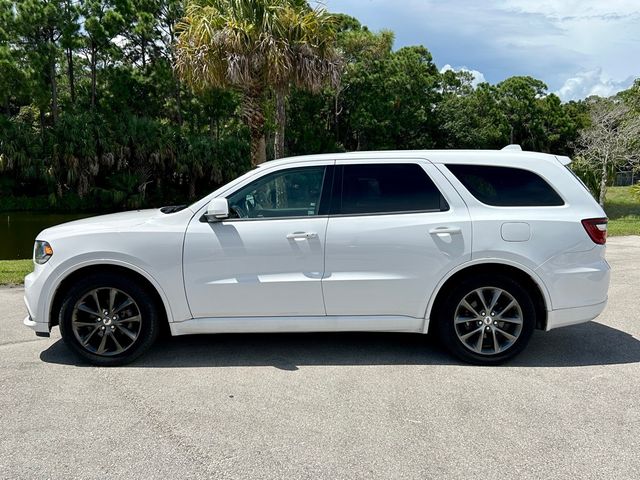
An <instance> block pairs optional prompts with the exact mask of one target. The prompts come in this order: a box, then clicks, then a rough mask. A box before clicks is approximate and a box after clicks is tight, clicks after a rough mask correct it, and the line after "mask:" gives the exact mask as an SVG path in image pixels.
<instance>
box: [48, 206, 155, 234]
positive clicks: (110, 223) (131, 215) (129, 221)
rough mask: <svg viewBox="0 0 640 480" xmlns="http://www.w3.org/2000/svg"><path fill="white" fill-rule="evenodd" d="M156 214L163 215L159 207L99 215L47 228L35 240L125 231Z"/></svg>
mask: <svg viewBox="0 0 640 480" xmlns="http://www.w3.org/2000/svg"><path fill="white" fill-rule="evenodd" d="M158 216H164V214H163V213H162V212H161V211H160V209H159V208H153V209H147V210H135V211H131V212H122V213H112V214H109V215H99V216H97V217H89V218H83V219H81V220H74V221H73V222H67V223H62V224H60V225H56V226H55V227H50V228H47V229H45V230H43V231H42V232H40V233H39V234H38V236H37V237H36V238H37V240H47V241H50V240H52V239H55V238H59V237H64V236H67V235H70V234H78V233H88V232H100V231H109V232H118V231H127V230H131V229H132V228H135V227H136V226H138V225H142V224H143V223H146V222H148V221H149V220H151V219H152V218H155V217H158Z"/></svg>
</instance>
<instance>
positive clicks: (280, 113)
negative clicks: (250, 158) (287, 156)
mask: <svg viewBox="0 0 640 480" xmlns="http://www.w3.org/2000/svg"><path fill="white" fill-rule="evenodd" d="M286 100H287V99H286V95H285V93H284V91H281V90H278V91H276V133H275V138H274V141H273V152H274V157H275V158H282V157H284V130H285V126H286V123H287V110H286V108H287V106H286Z"/></svg>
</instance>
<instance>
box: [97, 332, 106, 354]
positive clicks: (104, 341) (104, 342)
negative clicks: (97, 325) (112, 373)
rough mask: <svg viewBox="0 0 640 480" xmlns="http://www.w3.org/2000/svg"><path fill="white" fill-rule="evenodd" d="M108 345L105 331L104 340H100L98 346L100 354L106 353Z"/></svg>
mask: <svg viewBox="0 0 640 480" xmlns="http://www.w3.org/2000/svg"><path fill="white" fill-rule="evenodd" d="M106 345H107V333H106V332H105V333H104V335H102V340H101V341H100V345H99V346H98V354H99V355H100V354H103V353H104V351H105V347H106Z"/></svg>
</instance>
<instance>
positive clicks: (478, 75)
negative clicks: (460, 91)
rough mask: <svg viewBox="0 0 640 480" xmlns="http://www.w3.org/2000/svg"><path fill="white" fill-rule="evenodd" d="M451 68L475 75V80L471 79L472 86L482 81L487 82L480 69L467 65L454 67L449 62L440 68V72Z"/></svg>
mask: <svg viewBox="0 0 640 480" xmlns="http://www.w3.org/2000/svg"><path fill="white" fill-rule="evenodd" d="M449 70H453V71H454V72H469V73H470V74H471V75H473V80H472V81H471V86H472V87H473V88H476V87H477V86H478V84H480V83H484V82H486V80H485V78H484V75H483V74H482V72H479V71H478V70H472V69H470V68H467V67H452V66H451V65H449V64H448V63H447V64H446V65H445V66H444V67H442V68H441V69H440V73H444V72H447V71H449Z"/></svg>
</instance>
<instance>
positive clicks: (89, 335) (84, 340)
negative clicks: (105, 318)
mask: <svg viewBox="0 0 640 480" xmlns="http://www.w3.org/2000/svg"><path fill="white" fill-rule="evenodd" d="M99 329H100V325H96V327H95V328H94V329H93V330H91V332H90V333H89V334H88V335H87V336H86V337H84V338H83V339H82V340H81V342H82V346H83V347H86V346H87V345H88V344H89V340H91V337H93V335H94V334H95V333H96V332H97V331H98V330H99Z"/></svg>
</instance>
